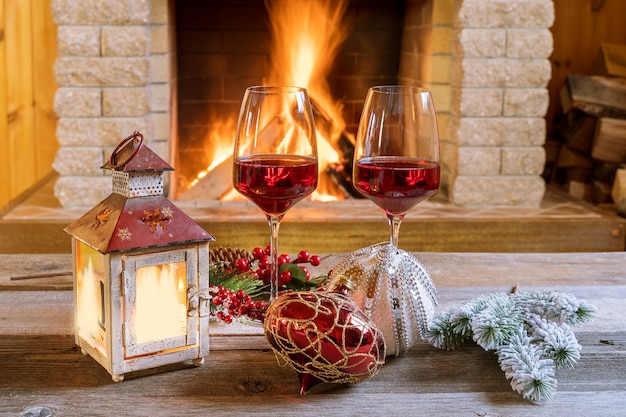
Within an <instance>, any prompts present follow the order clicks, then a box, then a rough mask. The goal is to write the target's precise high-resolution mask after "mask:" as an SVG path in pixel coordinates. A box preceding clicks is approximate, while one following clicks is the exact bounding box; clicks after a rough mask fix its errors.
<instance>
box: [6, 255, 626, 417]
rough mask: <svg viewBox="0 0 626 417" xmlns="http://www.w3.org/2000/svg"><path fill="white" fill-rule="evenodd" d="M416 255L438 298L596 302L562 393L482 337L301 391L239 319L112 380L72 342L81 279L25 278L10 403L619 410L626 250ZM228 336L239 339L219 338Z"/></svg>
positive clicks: (18, 297) (229, 410) (9, 362)
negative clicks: (530, 293) (545, 392)
mask: <svg viewBox="0 0 626 417" xmlns="http://www.w3.org/2000/svg"><path fill="white" fill-rule="evenodd" d="M16 256H17V255H3V256H0V265H4V267H3V269H4V271H5V272H6V271H7V270H10V269H11V267H13V268H15V267H17V268H22V269H25V268H24V267H23V266H24V265H28V262H27V260H28V259H37V260H38V261H39V262H41V264H42V265H44V264H48V265H53V266H54V267H55V268H56V267H63V266H67V265H68V264H69V263H71V259H70V257H69V256H67V255H53V256H40V255H30V256H27V255H19V258H20V259H19V260H17V261H16V260H15V257H16ZM342 256H343V255H341V254H336V255H332V256H329V257H327V258H325V260H324V262H323V264H322V265H321V266H320V267H321V268H322V269H324V268H328V267H329V266H331V265H334V264H335V263H336V262H337V261H338V260H339V259H340V258H341V257H342ZM416 256H417V257H418V258H419V259H420V260H421V261H422V262H423V263H424V264H425V266H426V267H427V268H428V269H429V271H430V273H431V275H432V276H433V280H434V281H435V282H436V284H437V286H438V290H439V301H440V305H439V309H440V310H442V309H445V308H448V307H449V306H452V305H455V304H456V303H459V302H462V301H465V300H466V299H468V298H473V297H475V296H479V295H483V294H485V293H488V292H492V291H508V290H510V288H511V286H513V285H515V284H519V285H520V286H521V288H522V289H527V290H531V289H543V288H549V289H557V290H560V291H564V292H568V293H571V294H573V295H575V296H577V297H580V298H585V299H586V300H587V301H588V302H590V303H592V304H595V305H597V307H599V314H598V317H597V318H596V319H595V320H594V321H593V322H591V323H590V324H586V325H580V326H578V327H577V328H575V331H576V335H577V338H578V341H579V343H580V344H581V345H582V346H583V350H582V356H581V358H580V360H579V362H578V364H577V365H576V367H575V368H574V369H571V370H559V371H558V372H557V379H558V383H559V389H558V392H557V395H556V398H555V399H554V400H553V401H551V402H549V403H547V404H543V405H534V404H530V403H528V402H526V401H524V400H522V399H521V398H520V397H519V396H518V395H517V394H515V393H514V392H513V391H512V390H511V388H510V386H509V384H508V382H507V381H506V379H505V377H504V374H503V372H502V371H501V370H500V368H499V366H498V363H497V359H496V358H495V356H494V354H493V353H491V352H485V351H484V350H482V349H481V348H479V347H478V346H476V345H475V344H474V343H473V342H468V343H466V344H465V345H464V346H462V347H460V348H459V349H457V350H454V351H450V352H446V351H441V350H437V349H434V348H433V347H431V346H429V345H428V344H426V343H422V344H420V345H418V346H416V347H415V348H414V349H413V350H412V351H411V352H409V353H407V354H405V355H401V356H400V357H397V358H388V360H387V363H386V364H385V366H383V368H382V369H381V371H380V372H379V373H378V374H377V375H376V376H375V377H374V378H372V379H371V380H369V381H367V382H364V383H361V384H356V385H334V384H320V385H317V386H315V387H313V388H312V389H311V391H310V393H309V394H308V395H304V396H301V395H298V394H297V392H298V387H299V383H298V378H297V376H296V375H295V373H294V372H293V371H292V370H291V369H290V368H289V367H281V366H279V365H278V363H277V361H276V359H275V357H274V355H273V353H272V352H271V351H269V350H268V349H267V345H266V344H265V345H263V336H262V334H261V333H260V328H258V327H255V328H253V329H252V331H250V332H246V329H243V330H242V329H241V328H239V329H237V328H236V327H234V326H221V327H220V328H218V329H216V328H215V327H214V328H212V329H211V331H212V332H213V333H214V334H213V335H212V338H211V354H210V355H209V357H208V358H207V360H206V362H205V364H204V365H202V366H200V367H195V366H193V365H191V364H187V363H182V364H176V365H168V366H165V367H161V368H158V369H150V370H144V371H139V372H136V373H131V374H128V375H127V376H126V378H125V380H124V382H121V383H114V382H112V380H111V378H110V376H109V374H108V373H107V372H106V371H105V370H104V369H103V368H102V367H101V366H100V365H98V364H97V363H96V362H95V361H94V360H93V359H91V358H90V357H88V356H84V355H82V354H81V353H80V349H79V348H78V347H77V346H75V343H74V337H73V336H72V332H73V330H72V317H71V316H72V303H73V301H72V293H71V291H67V290H66V291H63V290H61V291H39V290H37V291H34V290H32V288H29V289H25V288H21V289H20V288H19V287H18V289H19V290H15V289H16V288H4V290H3V291H0V398H2V401H0V415H7V416H8V415H16V416H17V415H63V416H68V417H73V416H85V415H90V416H111V415H132V416H154V415H183V414H184V415H187V416H196V415H197V416H204V415H246V416H249V415H259V416H275V415H281V416H282V415H285V416H289V415H298V416H302V415H342V416H343V415H359V416H360V415H363V413H364V410H368V411H367V412H368V413H371V414H376V415H379V414H381V415H382V414H388V415H401V414H407V415H432V416H439V415H441V416H448V415H507V416H509V415H510V416H567V417H571V415H602V416H618V415H621V414H622V413H623V410H624V407H626V380H624V378H623V375H624V373H625V372H626V319H625V318H626V305H625V304H624V302H623V300H624V298H625V297H626V270H624V268H623V267H624V265H625V264H626V253H624V252H611V253H578V254H575V253H573V254H564V253H553V254H496V253H492V254H471V253H450V254H446V253H417V254H416ZM7 265H9V266H7ZM30 269H31V270H36V268H33V267H30ZM53 269H54V268H53ZM27 285H32V284H27ZM40 285H41V286H42V288H45V287H46V285H47V284H43V283H41V284H40ZM224 342H226V343H224ZM251 347H255V348H254V349H250V348H251ZM225 348H226V349H229V350H220V349H225ZM233 348H236V349H233ZM246 348H247V349H246ZM46 413H47V414H46ZM572 413H574V414H572Z"/></svg>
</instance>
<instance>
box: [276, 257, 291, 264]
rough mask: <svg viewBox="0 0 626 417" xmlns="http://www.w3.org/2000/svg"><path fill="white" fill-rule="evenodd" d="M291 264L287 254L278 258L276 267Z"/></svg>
mask: <svg viewBox="0 0 626 417" xmlns="http://www.w3.org/2000/svg"><path fill="white" fill-rule="evenodd" d="M289 262H291V258H290V257H289V255H287V254H282V255H280V256H279V257H278V266H281V265H284V264H287V263H289Z"/></svg>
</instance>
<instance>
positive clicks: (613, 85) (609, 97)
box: [561, 74, 626, 119]
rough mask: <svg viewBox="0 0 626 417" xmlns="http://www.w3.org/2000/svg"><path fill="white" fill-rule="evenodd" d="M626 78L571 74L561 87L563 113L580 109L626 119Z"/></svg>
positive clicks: (597, 114) (599, 114)
mask: <svg viewBox="0 0 626 417" xmlns="http://www.w3.org/2000/svg"><path fill="white" fill-rule="evenodd" d="M625 96H626V78H615V77H606V76H600V75H590V76H586V75H577V74H569V75H568V76H567V80H566V83H565V85H564V86H563V88H562V89H561V105H562V107H563V113H564V114H566V113H568V112H569V111H571V110H572V109H579V110H582V111H584V112H585V113H587V114H589V115H591V116H596V117H614V118H622V119H626V100H624V97H625Z"/></svg>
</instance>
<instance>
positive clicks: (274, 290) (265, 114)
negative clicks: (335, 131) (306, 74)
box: [233, 86, 318, 300]
mask: <svg viewBox="0 0 626 417" xmlns="http://www.w3.org/2000/svg"><path fill="white" fill-rule="evenodd" d="M233 159H234V161H233V162H234V163H233V184H234V186H235V189H236V190H237V191H238V192H240V193H241V194H243V195H244V196H246V197H247V198H248V199H249V200H250V201H252V202H253V203H254V204H256V205H257V206H258V207H259V208H260V209H261V210H263V212H264V213H265V216H266V218H267V220H268V223H269V226H270V262H271V277H270V300H274V299H275V298H276V296H277V294H278V290H279V282H278V229H279V226H280V221H281V220H282V218H283V216H284V215H285V213H286V212H287V210H289V209H290V208H291V207H293V205H294V204H296V203H297V202H299V201H300V200H302V199H303V198H305V197H306V196H308V195H310V194H311V193H312V192H313V191H314V190H315V188H316V187H317V175H318V161H317V143H316V137H315V125H314V121H313V112H312V109H311V103H310V100H309V96H308V93H307V90H306V89H304V88H300V87H282V86H254V87H249V88H247V89H246V92H245V94H244V97H243V101H242V104H241V109H240V112H239V119H238V122H237V130H236V134H235V149H234V154H233Z"/></svg>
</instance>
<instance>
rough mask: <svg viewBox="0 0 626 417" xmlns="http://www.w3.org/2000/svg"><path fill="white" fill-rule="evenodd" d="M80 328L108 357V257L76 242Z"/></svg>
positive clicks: (85, 337) (78, 319) (77, 303)
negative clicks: (106, 264)
mask: <svg viewBox="0 0 626 417" xmlns="http://www.w3.org/2000/svg"><path fill="white" fill-rule="evenodd" d="M74 253H75V256H74V262H75V263H76V265H75V270H76V289H75V291H76V317H75V320H76V329H77V332H78V335H79V336H80V337H81V338H82V339H83V340H85V341H87V342H88V343H89V344H90V345H91V346H92V347H93V348H95V349H97V350H98V352H99V353H100V354H101V355H102V356H103V357H106V339H105V336H106V326H107V323H106V320H105V317H106V301H105V297H106V275H105V274H106V267H105V259H104V256H103V255H102V254H101V253H100V252H98V251H97V250H95V249H93V248H91V247H90V246H87V245H85V244H84V243H81V242H79V241H76V244H75V246H74Z"/></svg>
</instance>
